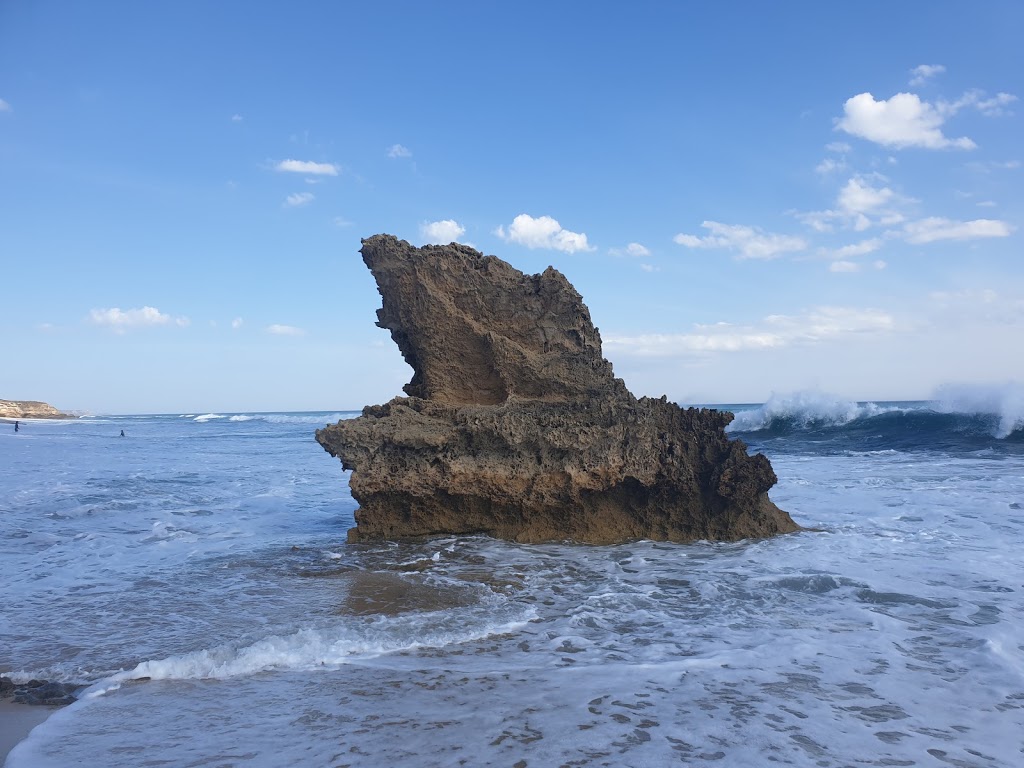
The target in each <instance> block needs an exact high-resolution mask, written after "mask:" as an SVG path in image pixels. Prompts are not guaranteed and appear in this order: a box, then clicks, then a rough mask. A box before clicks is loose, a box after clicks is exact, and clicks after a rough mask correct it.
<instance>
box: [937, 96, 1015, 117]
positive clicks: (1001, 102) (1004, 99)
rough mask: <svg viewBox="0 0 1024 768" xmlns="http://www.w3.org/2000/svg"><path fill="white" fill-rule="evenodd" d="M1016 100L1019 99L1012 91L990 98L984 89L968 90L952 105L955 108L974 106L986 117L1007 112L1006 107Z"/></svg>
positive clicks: (998, 115) (997, 115)
mask: <svg viewBox="0 0 1024 768" xmlns="http://www.w3.org/2000/svg"><path fill="white" fill-rule="evenodd" d="M1015 101H1017V97H1016V96H1014V95H1013V94H1012V93H997V94H996V95H995V96H993V97H991V98H988V97H987V96H986V95H985V93H984V91H968V92H967V93H965V94H964V95H963V97H962V98H960V99H959V100H958V101H956V102H955V103H954V104H953V105H952V107H953V108H954V110H956V109H960V108H961V107H974V108H975V109H977V110H978V111H979V112H981V114H983V115H985V117H1001V116H1003V115H1005V114H1007V111H1006V110H1005V109H1004V107H1006V106H1008V105H1010V104H1013V102H1015Z"/></svg>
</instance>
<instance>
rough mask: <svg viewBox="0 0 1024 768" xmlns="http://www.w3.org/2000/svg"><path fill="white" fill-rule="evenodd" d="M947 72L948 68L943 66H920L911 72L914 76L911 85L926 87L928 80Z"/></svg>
mask: <svg viewBox="0 0 1024 768" xmlns="http://www.w3.org/2000/svg"><path fill="white" fill-rule="evenodd" d="M945 71H946V68H945V67H944V66H942V65H941V64H918V65H917V66H916V67H914V68H913V69H912V70H910V74H911V75H912V77H911V78H910V84H911V85H924V84H925V83H926V82H928V80H930V79H931V78H933V77H935V76H936V75H941V74H942V73H943V72H945Z"/></svg>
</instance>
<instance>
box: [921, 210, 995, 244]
mask: <svg viewBox="0 0 1024 768" xmlns="http://www.w3.org/2000/svg"><path fill="white" fill-rule="evenodd" d="M1013 229H1014V228H1013V227H1012V226H1010V225H1009V224H1007V223H1006V222H1005V221H999V220H998V219H974V220H973V221H952V220H950V219H943V218H940V217H938V216H932V217H929V218H927V219H919V220H918V221H910V222H907V224H906V225H904V227H903V233H904V235H905V236H906V240H907V242H908V243H915V244H922V243H934V242H936V241H938V240H977V239H980V238H985V237H1007V236H1009V235H1010V233H1011V232H1013Z"/></svg>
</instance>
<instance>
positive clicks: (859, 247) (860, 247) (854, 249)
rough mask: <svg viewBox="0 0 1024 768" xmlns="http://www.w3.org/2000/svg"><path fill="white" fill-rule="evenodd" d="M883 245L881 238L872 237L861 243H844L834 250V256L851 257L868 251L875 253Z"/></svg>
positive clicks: (862, 254)
mask: <svg viewBox="0 0 1024 768" xmlns="http://www.w3.org/2000/svg"><path fill="white" fill-rule="evenodd" d="M881 247H882V241H881V239H880V238H877V237H872V238H871V239H870V240H861V241H860V242H859V243H852V244H850V245H844V246H843V247H842V248H837V249H836V250H834V251H832V256H834V257H835V258H837V259H849V258H852V257H854V256H864V255H865V254H868V253H874V252H875V251H877V250H878V249H879V248H881Z"/></svg>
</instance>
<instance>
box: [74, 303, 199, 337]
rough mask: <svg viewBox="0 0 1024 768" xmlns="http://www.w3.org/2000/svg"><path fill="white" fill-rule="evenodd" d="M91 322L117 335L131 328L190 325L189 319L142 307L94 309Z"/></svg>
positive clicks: (91, 313)
mask: <svg viewBox="0 0 1024 768" xmlns="http://www.w3.org/2000/svg"><path fill="white" fill-rule="evenodd" d="M89 322H91V323H92V324H93V325H103V326H107V327H108V328H111V329H112V330H113V331H114V332H115V333H124V332H125V331H126V330H128V329H130V328H145V327H151V326H156V325H176V326H178V327H179V328H184V327H185V326H186V325H188V323H189V320H188V318H187V317H171V316H170V315H167V314H164V313H163V312H161V311H160V310H159V309H157V308H156V307H140V308H138V309H120V308H119V307H110V308H109V309H94V310H92V311H90V312H89Z"/></svg>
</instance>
